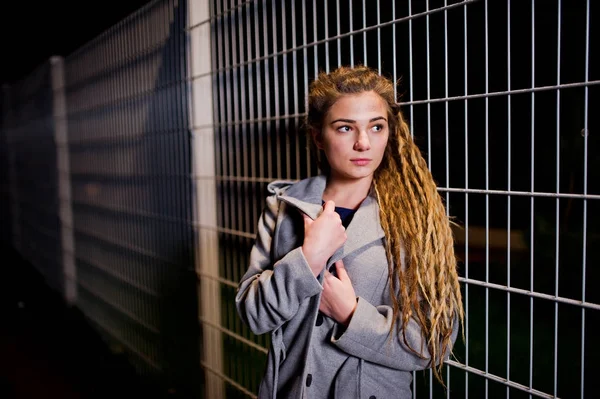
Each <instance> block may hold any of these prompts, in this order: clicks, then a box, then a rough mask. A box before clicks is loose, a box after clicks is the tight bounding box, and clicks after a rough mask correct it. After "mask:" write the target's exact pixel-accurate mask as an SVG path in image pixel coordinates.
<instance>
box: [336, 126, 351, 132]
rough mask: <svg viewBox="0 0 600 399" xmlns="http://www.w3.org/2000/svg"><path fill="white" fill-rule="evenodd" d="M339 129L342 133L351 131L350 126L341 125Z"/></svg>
mask: <svg viewBox="0 0 600 399" xmlns="http://www.w3.org/2000/svg"><path fill="white" fill-rule="evenodd" d="M338 131H339V132H342V133H347V132H349V131H350V126H340V127H338Z"/></svg>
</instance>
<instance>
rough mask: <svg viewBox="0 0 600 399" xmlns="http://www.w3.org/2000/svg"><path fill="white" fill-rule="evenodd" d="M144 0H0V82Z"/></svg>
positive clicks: (81, 40) (74, 45)
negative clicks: (40, 0) (34, 0)
mask: <svg viewBox="0 0 600 399" xmlns="http://www.w3.org/2000/svg"><path fill="white" fill-rule="evenodd" d="M148 2H149V1H148V0H126V1H118V0H108V1H102V2H84V1H74V0H69V1H54V2H35V3H31V2H25V1H2V2H1V4H2V5H1V6H0V30H1V31H0V32H1V33H0V34H1V36H0V37H1V38H2V39H1V40H2V42H1V45H0V51H1V54H2V62H0V83H10V82H13V81H15V80H18V79H21V78H23V77H25V76H27V74H28V73H29V72H31V71H32V70H35V68H36V67H37V66H39V65H40V64H43V63H44V62H45V61H47V60H48V58H50V57H51V56H53V55H61V56H66V55H68V54H70V53H71V52H73V51H74V50H76V49H78V48H79V47H81V46H82V45H84V44H85V43H87V42H88V41H90V40H91V39H93V38H94V37H96V36H98V35H99V34H101V33H102V32H104V31H105V30H106V29H108V28H110V27H111V26H113V25H114V24H116V23H118V22H119V21H120V20H122V19H123V18H125V17H127V16H128V15H129V14H131V13H132V12H134V11H136V10H137V9H139V8H140V7H142V6H143V5H144V4H146V3H148Z"/></svg>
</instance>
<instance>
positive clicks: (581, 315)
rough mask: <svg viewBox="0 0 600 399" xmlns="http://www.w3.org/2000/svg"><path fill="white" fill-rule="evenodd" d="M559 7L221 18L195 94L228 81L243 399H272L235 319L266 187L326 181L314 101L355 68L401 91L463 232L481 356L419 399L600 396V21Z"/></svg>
mask: <svg viewBox="0 0 600 399" xmlns="http://www.w3.org/2000/svg"><path fill="white" fill-rule="evenodd" d="M550 3H551V4H550ZM550 3H547V2H544V3H543V4H541V3H540V2H535V1H531V2H526V3H523V2H518V3H517V2H511V1H493V2H492V1H484V0H480V1H389V2H388V1H370V2H366V1H352V2H340V1H334V0H331V1H325V2H320V1H311V0H305V1H302V0H295V1H294V0H287V1H282V2H277V1H243V2H240V1H213V2H211V17H210V24H211V29H212V32H211V34H212V43H213V53H212V57H213V58H212V59H213V69H212V71H211V72H206V73H204V74H200V75H197V76H194V77H193V78H196V79H200V78H202V77H203V76H205V75H208V74H210V75H212V77H213V81H214V87H213V93H214V115H215V116H214V120H215V147H216V154H217V160H216V170H217V171H216V177H215V183H216V185H217V190H218V197H219V201H218V202H217V203H218V209H217V211H218V230H219V232H220V233H219V240H220V241H219V243H220V253H221V263H220V267H221V270H220V274H219V276H220V278H221V279H222V287H223V288H222V292H223V297H222V301H223V304H224V306H225V309H226V311H225V312H224V313H223V320H222V328H224V329H226V331H225V333H226V334H227V335H228V337H227V338H226V339H228V340H229V341H230V342H231V350H235V351H237V352H242V353H244V355H243V356H240V357H238V358H236V360H237V359H240V360H242V359H243V362H242V361H239V362H238V361H233V360H232V361H231V364H230V365H227V366H226V367H225V370H224V373H225V375H226V377H227V381H228V382H231V384H230V385H231V390H232V391H234V390H235V389H236V388H235V387H236V386H237V387H238V388H239V387H242V388H243V390H240V394H242V392H244V391H250V392H254V393H256V383H257V381H258V377H257V375H260V372H257V371H256V365H257V364H263V363H264V353H265V350H264V348H266V347H267V345H268V342H267V339H266V338H265V337H263V336H261V337H255V336H253V335H252V334H251V333H249V332H248V331H247V329H246V328H245V327H244V326H243V325H242V324H241V323H240V322H239V320H238V319H237V317H236V316H235V311H234V304H233V300H234V295H235V289H234V286H235V283H236V282H237V281H238V280H239V278H240V277H241V275H242V273H243V272H244V271H245V269H246V266H247V261H248V259H247V254H248V253H249V249H250V247H251V245H252V243H253V237H254V234H255V228H256V227H255V226H256V221H257V220H258V216H259V214H260V211H261V209H262V206H263V201H264V198H265V196H266V192H265V188H266V183H267V182H270V181H271V180H274V179H301V178H304V177H307V176H309V175H313V174H315V173H317V169H316V163H315V160H314V156H313V155H312V154H311V153H310V151H309V149H308V148H309V147H308V145H307V144H308V143H307V140H306V137H305V135H304V132H303V129H302V118H303V117H304V115H305V111H306V110H305V96H306V93H307V88H308V84H309V82H310V81H311V80H312V79H314V78H315V76H316V74H317V73H318V72H319V71H331V70H333V69H334V68H335V67H337V66H338V65H357V64H366V65H369V66H373V67H375V68H377V69H378V70H379V71H380V72H381V73H383V74H385V75H387V76H389V77H391V78H393V79H394V80H395V81H399V83H400V84H399V86H398V94H399V102H400V103H401V105H402V108H403V110H404V112H405V114H406V115H407V116H408V119H409V121H410V125H411V129H412V132H413V134H414V136H415V140H416V142H417V144H418V145H419V146H420V148H421V149H422V151H423V154H424V156H425V158H426V160H427V162H428V164H429V167H430V169H431V170H432V173H433V175H434V178H435V179H436V181H437V182H438V185H439V190H440V192H441V193H442V194H443V196H444V198H445V201H446V205H447V207H448V212H449V214H450V215H451V216H452V217H453V218H454V220H455V221H456V222H457V224H458V225H459V227H457V228H456V231H455V234H456V249H457V253H458V256H459V258H460V261H461V262H460V273H461V282H462V286H463V289H464V291H463V295H464V300H465V306H466V310H467V318H466V325H465V330H464V332H465V341H462V340H461V339H459V341H458V343H457V345H456V348H455V354H454V357H453V360H451V361H449V362H448V364H449V366H447V367H446V370H445V371H444V375H445V380H446V385H447V387H448V389H447V390H446V391H444V390H443V389H442V388H441V387H440V385H439V384H437V383H436V382H434V380H433V378H432V374H431V373H430V372H419V373H414V382H413V390H414V396H415V397H427V396H429V397H433V396H435V397H439V396H446V395H447V396H448V397H496V396H498V397H499V396H502V397H521V396H524V397H527V396H529V395H533V396H536V397H555V396H560V397H573V395H575V396H577V397H584V394H585V392H589V391H590V389H591V387H592V385H593V384H592V380H590V376H591V375H594V371H593V370H597V368H596V367H595V366H594V364H593V362H592V361H590V360H589V358H588V359H586V354H588V353H594V351H597V350H598V348H597V347H596V346H597V345H596V343H595V342H594V341H593V339H591V336H593V332H592V331H593V330H592V329H591V325H592V324H593V323H595V322H597V319H598V310H599V309H600V306H599V305H598V303H599V302H600V301H599V299H598V297H597V296H594V295H595V293H594V292H590V290H589V284H588V285H587V287H588V290H587V291H586V281H593V280H592V279H593V278H594V276H596V272H595V271H594V269H593V268H590V267H589V265H591V264H594V263H595V262H597V261H598V251H597V250H595V249H592V248H594V246H596V245H594V244H597V242H598V238H599V235H598V233H599V232H598V229H597V226H596V225H595V224H593V223H591V220H592V217H594V216H593V215H597V212H598V199H599V198H600V197H599V196H598V194H599V191H600V189H599V187H598V185H597V183H596V182H598V181H600V180H599V179H598V171H599V170H600V168H598V166H599V165H598V160H597V156H596V155H594V154H596V153H597V148H598V147H597V145H598V144H597V141H595V139H594V138H593V135H590V134H589V132H590V126H592V125H594V124H595V123H597V122H596V119H595V115H593V114H592V113H590V112H589V110H590V109H593V106H592V105H591V104H592V103H593V104H597V98H596V97H597V91H598V89H597V87H598V86H597V85H598V83H600V82H599V80H598V79H599V76H598V74H597V73H595V72H594V70H593V68H591V65H593V63H594V62H596V63H597V61H594V60H597V57H598V55H597V52H595V51H594V50H593V49H594V47H593V43H595V41H594V38H595V37H597V35H595V36H594V31H593V30H592V29H591V28H590V27H592V26H593V24H592V16H593V15H595V14H594V13H593V11H592V10H591V9H590V8H593V7H594V5H591V4H590V2H589V1H588V2H585V1H578V2H569V4H568V5H567V4H564V2H560V1H558V2H556V1H555V2H550ZM594 149H595V150H596V151H594ZM195 178H196V179H203V178H206V177H203V176H196V177H195ZM596 278H597V277H596ZM592 320H593V321H592ZM247 340H250V341H251V342H252V343H253V344H252V345H250V344H249V343H248V342H247ZM234 345H235V346H234ZM256 345H258V346H259V347H258V348H257V347H256ZM226 348H227V345H226ZM233 348H235V349H233ZM242 348H244V349H243V350H242ZM261 348H263V349H261ZM226 350H228V349H226ZM246 359H248V360H246ZM575 392H576V394H574V393H575ZM232 395H233V393H232Z"/></svg>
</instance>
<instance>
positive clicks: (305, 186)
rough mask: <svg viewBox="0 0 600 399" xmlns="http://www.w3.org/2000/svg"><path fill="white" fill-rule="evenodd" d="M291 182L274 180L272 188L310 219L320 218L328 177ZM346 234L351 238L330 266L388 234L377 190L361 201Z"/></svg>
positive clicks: (334, 257) (319, 176) (338, 251)
mask: <svg viewBox="0 0 600 399" xmlns="http://www.w3.org/2000/svg"><path fill="white" fill-rule="evenodd" d="M291 183H292V182H281V181H280V182H274V183H272V184H271V185H269V189H270V190H271V191H273V192H274V193H275V194H276V195H277V197H278V199H280V200H281V201H284V202H286V203H287V204H289V205H292V206H294V207H295V208H297V209H298V210H300V211H301V212H303V213H305V214H306V215H308V216H309V217H310V218H312V219H316V218H317V217H318V216H319V215H320V214H321V212H322V211H323V207H322V205H321V200H322V198H323V191H325V186H326V184H327V178H326V176H324V175H318V176H315V177H311V178H308V179H304V180H301V181H299V182H297V183H295V184H291ZM290 184H291V185H290ZM346 234H347V236H348V239H347V240H346V242H345V243H344V245H343V246H342V247H341V248H339V249H338V250H337V251H336V252H335V253H334V254H333V256H332V257H331V259H330V260H329V262H328V264H327V266H328V267H329V266H330V265H331V264H333V263H334V262H336V261H337V260H339V259H343V258H344V257H345V256H347V255H348V254H350V253H351V252H354V251H355V250H357V249H358V248H360V247H362V246H364V245H367V244H370V243H372V242H373V241H376V240H379V239H381V238H383V237H384V236H385V234H384V231H383V229H382V228H381V223H380V219H379V205H378V203H377V200H376V198H375V196H374V195H373V193H371V194H369V195H368V196H367V198H365V199H364V201H363V202H362V203H361V204H360V206H359V208H358V209H357V211H356V213H355V214H354V217H353V219H352V222H351V223H350V225H349V226H348V229H347V230H346Z"/></svg>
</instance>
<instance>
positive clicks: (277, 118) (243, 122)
mask: <svg viewBox="0 0 600 399" xmlns="http://www.w3.org/2000/svg"><path fill="white" fill-rule="evenodd" d="M304 116H306V113H297V114H285V115H277V116H268V117H264V118H254V119H240V120H234V121H230V122H225V123H215V124H214V125H213V126H215V127H224V126H235V125H246V124H251V123H261V122H272V121H273V122H274V121H281V120H284V119H294V118H303V117H304Z"/></svg>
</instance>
